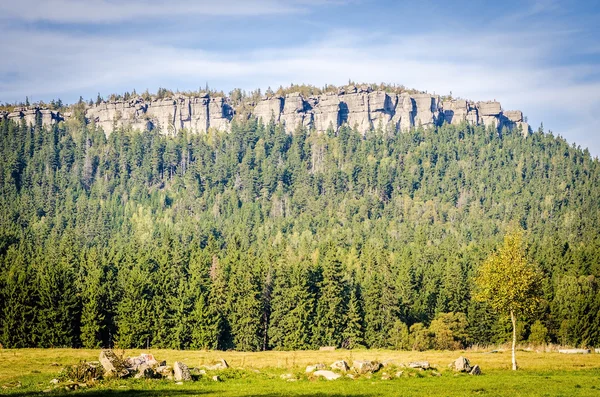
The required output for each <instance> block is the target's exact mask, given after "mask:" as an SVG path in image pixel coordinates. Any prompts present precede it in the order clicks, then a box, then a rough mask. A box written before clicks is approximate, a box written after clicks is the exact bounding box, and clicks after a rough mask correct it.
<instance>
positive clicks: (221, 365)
mask: <svg viewBox="0 0 600 397" xmlns="http://www.w3.org/2000/svg"><path fill="white" fill-rule="evenodd" d="M204 368H206V369H207V370H209V371H218V370H221V369H226V368H229V364H227V361H225V360H224V359H220V360H219V361H218V362H216V363H214V364H211V365H204Z"/></svg>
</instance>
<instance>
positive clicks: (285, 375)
mask: <svg viewBox="0 0 600 397" xmlns="http://www.w3.org/2000/svg"><path fill="white" fill-rule="evenodd" d="M279 377H280V378H281V379H283V380H286V379H287V380H289V379H292V378H293V377H294V374H281V375H279Z"/></svg>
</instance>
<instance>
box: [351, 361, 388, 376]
mask: <svg viewBox="0 0 600 397" xmlns="http://www.w3.org/2000/svg"><path fill="white" fill-rule="evenodd" d="M380 367H381V364H379V363H378V362H377V361H358V360H356V361H354V362H353V363H352V368H354V369H355V370H356V372H358V373H359V374H366V373H369V372H377V371H379V368H380Z"/></svg>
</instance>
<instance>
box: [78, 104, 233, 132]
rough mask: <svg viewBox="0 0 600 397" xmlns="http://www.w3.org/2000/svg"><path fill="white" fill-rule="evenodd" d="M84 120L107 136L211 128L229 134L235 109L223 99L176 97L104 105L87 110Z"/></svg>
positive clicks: (205, 129)
mask: <svg viewBox="0 0 600 397" xmlns="http://www.w3.org/2000/svg"><path fill="white" fill-rule="evenodd" d="M85 116H86V118H87V119H88V120H90V121H92V120H93V121H94V122H95V123H96V124H97V125H98V126H100V127H102V129H103V130H104V131H105V132H106V133H110V132H112V130H113V129H114V128H120V127H122V128H131V129H139V130H153V129H157V128H158V129H160V131H161V132H162V133H163V134H169V135H173V134H176V133H177V132H179V131H180V130H182V129H184V128H185V129H187V130H189V131H191V132H197V133H201V132H206V131H207V130H208V128H209V127H213V128H215V129H218V130H225V131H227V130H229V125H230V122H231V119H232V118H233V109H232V108H231V106H230V105H229V102H228V101H227V100H226V99H225V98H223V97H214V98H211V97H209V96H208V95H203V96H201V97H184V96H176V97H172V98H163V99H158V98H155V99H152V100H150V101H144V100H143V99H142V98H140V97H138V98H134V99H132V100H130V101H127V102H125V101H114V102H102V103H100V104H99V105H95V106H91V107H89V108H88V109H87V110H86V113H85Z"/></svg>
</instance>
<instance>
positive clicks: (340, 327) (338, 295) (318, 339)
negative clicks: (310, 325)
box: [313, 243, 348, 346]
mask: <svg viewBox="0 0 600 397" xmlns="http://www.w3.org/2000/svg"><path fill="white" fill-rule="evenodd" d="M321 268H322V281H321V282H320V283H319V294H318V299H317V307H316V318H315V320H316V321H315V328H314V335H313V340H314V343H315V344H316V345H317V346H340V345H341V343H342V341H343V332H344V329H345V327H346V324H345V321H346V310H347V304H348V296H347V293H348V291H347V285H346V282H345V281H344V268H343V265H342V262H341V261H340V260H339V259H338V254H337V248H336V247H335V246H334V245H333V244H331V243H330V244H328V246H327V248H326V252H325V254H324V256H323V258H322V260H321Z"/></svg>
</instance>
